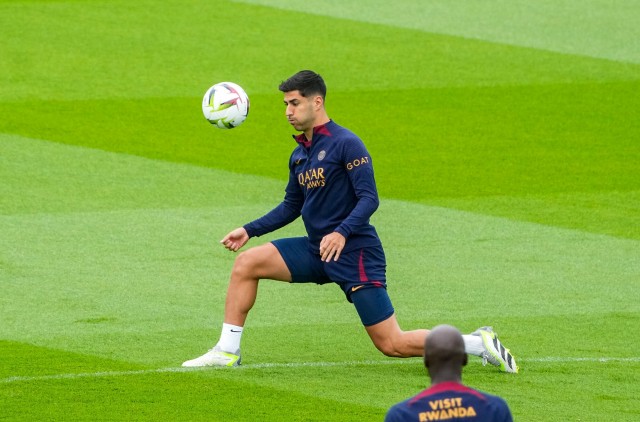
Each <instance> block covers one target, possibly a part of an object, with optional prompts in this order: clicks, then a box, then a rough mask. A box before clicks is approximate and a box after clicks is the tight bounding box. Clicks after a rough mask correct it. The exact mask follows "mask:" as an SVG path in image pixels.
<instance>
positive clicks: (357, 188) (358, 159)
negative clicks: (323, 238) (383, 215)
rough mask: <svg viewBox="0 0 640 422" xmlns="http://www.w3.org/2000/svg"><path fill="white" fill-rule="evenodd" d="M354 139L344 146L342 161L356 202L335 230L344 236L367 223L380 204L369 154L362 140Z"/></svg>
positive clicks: (346, 236)
mask: <svg viewBox="0 0 640 422" xmlns="http://www.w3.org/2000/svg"><path fill="white" fill-rule="evenodd" d="M356 141H357V142H356ZM356 141H354V142H351V143H349V144H348V146H347V147H346V148H345V154H344V157H345V158H344V162H345V167H346V171H347V174H348V176H349V181H350V182H351V185H352V186H353V189H354V192H355V195H356V198H357V199H358V202H357V204H356V206H355V207H354V208H353V210H352V211H351V213H350V214H349V215H348V216H347V218H345V219H344V220H343V221H342V223H341V224H340V225H339V226H338V227H337V228H336V230H335V231H336V232H338V233H340V234H341V235H343V236H344V237H345V238H348V237H349V236H350V235H351V233H353V232H356V231H357V230H358V229H359V228H360V227H362V226H364V225H366V224H368V223H369V219H370V218H371V216H372V215H373V213H374V212H375V211H376V210H377V209H378V206H379V205H380V200H379V198H378V189H377V187H376V181H375V178H374V175H373V164H372V163H371V156H370V155H369V152H368V151H367V149H366V148H365V146H364V144H363V143H362V141H360V140H356Z"/></svg>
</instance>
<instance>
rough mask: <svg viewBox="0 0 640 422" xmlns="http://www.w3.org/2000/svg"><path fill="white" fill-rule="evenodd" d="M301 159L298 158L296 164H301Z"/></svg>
mask: <svg viewBox="0 0 640 422" xmlns="http://www.w3.org/2000/svg"><path fill="white" fill-rule="evenodd" d="M300 161H302V158H298V159H297V160H296V166H297V165H298V164H300Z"/></svg>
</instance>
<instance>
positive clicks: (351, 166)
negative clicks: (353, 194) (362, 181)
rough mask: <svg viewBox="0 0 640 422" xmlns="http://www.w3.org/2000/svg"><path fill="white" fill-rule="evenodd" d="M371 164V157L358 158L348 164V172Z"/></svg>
mask: <svg viewBox="0 0 640 422" xmlns="http://www.w3.org/2000/svg"><path fill="white" fill-rule="evenodd" d="M365 164H369V157H362V158H356V159H355V160H353V161H350V162H348V163H347V170H349V171H351V170H353V169H354V168H356V167H360V166H362V165H365Z"/></svg>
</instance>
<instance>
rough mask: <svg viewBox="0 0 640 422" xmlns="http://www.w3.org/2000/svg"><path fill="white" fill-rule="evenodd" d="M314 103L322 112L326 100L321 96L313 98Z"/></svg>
mask: <svg viewBox="0 0 640 422" xmlns="http://www.w3.org/2000/svg"><path fill="white" fill-rule="evenodd" d="M313 103H314V105H315V106H316V109H317V110H320V109H321V108H322V107H323V106H324V100H323V99H322V96H321V95H316V96H315V97H314V98H313Z"/></svg>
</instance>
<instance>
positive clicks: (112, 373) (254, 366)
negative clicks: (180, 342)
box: [0, 357, 640, 384]
mask: <svg viewBox="0 0 640 422" xmlns="http://www.w3.org/2000/svg"><path fill="white" fill-rule="evenodd" d="M417 362H418V361H417V360H416V359H393V360H375V361H373V360H368V361H351V362H295V363H256V364H249V365H242V366H239V367H237V368H234V369H233V370H236V371H237V370H242V369H262V368H266V369H271V368H322V367H325V368H326V367H338V366H373V365H397V364H406V363H417ZM518 362H535V363H579V362H594V363H608V362H640V357H629V358H614V357H599V358H597V357H596V358H577V357H543V358H531V359H519V360H518ZM224 369H227V368H225V367H206V368H182V367H172V368H157V369H140V370H135V371H104V372H79V373H68V374H53V375H39V376H15V377H8V378H0V384H13V383H18V382H30V381H47V380H65V379H79V378H105V377H120V376H127V375H147V374H163V373H186V372H197V371H211V370H224Z"/></svg>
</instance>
